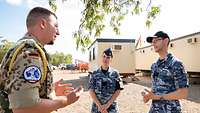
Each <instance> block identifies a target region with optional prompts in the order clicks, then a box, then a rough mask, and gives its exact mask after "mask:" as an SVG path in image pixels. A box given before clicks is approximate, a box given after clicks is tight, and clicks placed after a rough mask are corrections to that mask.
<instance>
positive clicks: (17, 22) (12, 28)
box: [0, 0, 28, 41]
mask: <svg viewBox="0 0 200 113" xmlns="http://www.w3.org/2000/svg"><path fill="white" fill-rule="evenodd" d="M27 13H28V7H27V6H23V5H22V6H21V7H18V6H13V5H11V4H8V3H6V2H5V1H3V0H1V1H0V17H1V21H0V26H1V27H0V35H1V36H2V35H3V36H4V37H6V38H7V39H9V40H11V41H16V40H17V39H19V38H20V37H22V36H23V34H24V33H23V32H21V31H25V26H24V25H25V21H23V20H25V17H26V14H27Z"/></svg>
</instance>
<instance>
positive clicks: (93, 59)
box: [93, 48, 95, 60]
mask: <svg viewBox="0 0 200 113" xmlns="http://www.w3.org/2000/svg"><path fill="white" fill-rule="evenodd" d="M93 60H95V48H93Z"/></svg>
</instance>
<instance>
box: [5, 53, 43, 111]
mask: <svg viewBox="0 0 200 113" xmlns="http://www.w3.org/2000/svg"><path fill="white" fill-rule="evenodd" d="M12 69H13V70H14V71H13V74H12V75H11V76H12V78H13V79H11V84H10V89H11V92H10V93H9V95H8V98H9V102H10V108H25V107H31V106H34V105H36V104H37V103H38V102H40V96H39V87H40V80H41V77H42V70H43V68H42V61H41V58H40V57H39V56H37V54H35V56H29V54H26V53H23V54H21V55H18V57H17V59H16V61H15V63H14V66H13V68H12Z"/></svg>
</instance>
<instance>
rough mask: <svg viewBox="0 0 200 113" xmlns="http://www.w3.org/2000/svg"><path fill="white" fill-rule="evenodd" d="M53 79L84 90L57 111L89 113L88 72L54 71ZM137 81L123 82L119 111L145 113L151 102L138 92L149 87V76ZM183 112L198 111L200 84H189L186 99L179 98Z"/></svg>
mask: <svg viewBox="0 0 200 113" xmlns="http://www.w3.org/2000/svg"><path fill="white" fill-rule="evenodd" d="M54 75H55V76H54V81H57V80H59V79H61V78H63V79H64V80H65V82H66V83H72V84H73V86H74V87H77V86H79V85H82V86H83V87H84V92H83V94H82V95H81V97H80V99H79V101H78V102H76V103H74V104H72V105H70V106H67V107H65V108H62V109H60V110H58V113H90V109H91V104H92V99H91V98H90V97H89V94H88V90H87V88H88V76H87V75H88V74H87V73H78V72H70V71H54ZM138 79H139V80H138V81H133V82H129V83H127V84H125V88H124V90H123V91H122V92H121V94H120V96H119V97H118V99H117V102H118V105H119V111H120V113H147V112H148V110H149V107H150V104H151V102H148V103H147V104H144V103H143V101H142V96H141V95H140V92H141V91H142V90H143V89H144V88H150V86H151V79H150V77H138ZM181 105H182V112H183V113H200V84H195V85H194V84H191V85H190V88H189V96H188V99H187V100H181Z"/></svg>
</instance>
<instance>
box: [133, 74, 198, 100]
mask: <svg viewBox="0 0 200 113" xmlns="http://www.w3.org/2000/svg"><path fill="white" fill-rule="evenodd" d="M138 79H139V80H137V81H132V82H130V83H134V84H138V85H142V86H145V87H148V88H151V78H150V77H149V76H144V77H138ZM187 100H189V101H193V102H196V103H200V84H196V83H195V84H193V83H191V84H190V87H189V94H188V99H187Z"/></svg>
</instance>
